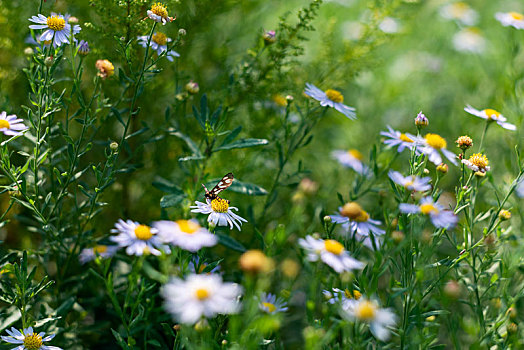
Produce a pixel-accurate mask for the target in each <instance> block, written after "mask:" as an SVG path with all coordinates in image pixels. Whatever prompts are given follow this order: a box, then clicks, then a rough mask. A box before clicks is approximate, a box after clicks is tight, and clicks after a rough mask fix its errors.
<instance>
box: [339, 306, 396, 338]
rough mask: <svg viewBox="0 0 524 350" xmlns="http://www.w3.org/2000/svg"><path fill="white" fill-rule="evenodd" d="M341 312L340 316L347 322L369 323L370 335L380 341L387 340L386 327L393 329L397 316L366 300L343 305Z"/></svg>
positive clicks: (389, 310)
mask: <svg viewBox="0 0 524 350" xmlns="http://www.w3.org/2000/svg"><path fill="white" fill-rule="evenodd" d="M341 310H342V312H341V313H342V316H343V317H344V318H346V319H348V320H349V321H353V322H354V321H360V322H366V323H369V329H370V331H371V333H373V335H374V336H375V337H376V338H377V339H379V340H382V341H386V340H388V339H389V336H390V334H389V333H390V331H389V330H388V327H393V326H394V325H395V324H396V322H397V316H396V315H395V314H394V313H393V312H392V311H391V309H381V308H379V305H378V302H376V301H374V300H373V301H372V300H369V299H366V298H361V299H359V300H353V301H352V302H348V303H345V304H343V305H342V308H341Z"/></svg>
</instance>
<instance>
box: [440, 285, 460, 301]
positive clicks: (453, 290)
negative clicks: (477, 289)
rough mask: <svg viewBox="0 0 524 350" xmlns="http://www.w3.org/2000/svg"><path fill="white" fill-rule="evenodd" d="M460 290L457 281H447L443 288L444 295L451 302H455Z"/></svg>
mask: <svg viewBox="0 0 524 350" xmlns="http://www.w3.org/2000/svg"><path fill="white" fill-rule="evenodd" d="M460 294H461V288H460V284H459V283H458V282H457V281H449V282H448V283H446V285H445V286H444V295H446V296H447V297H448V298H450V299H452V300H457V299H458V298H459V297H460Z"/></svg>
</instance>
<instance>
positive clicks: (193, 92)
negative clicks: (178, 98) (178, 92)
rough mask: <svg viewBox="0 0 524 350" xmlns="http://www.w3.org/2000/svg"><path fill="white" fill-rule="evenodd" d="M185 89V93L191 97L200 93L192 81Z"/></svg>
mask: <svg viewBox="0 0 524 350" xmlns="http://www.w3.org/2000/svg"><path fill="white" fill-rule="evenodd" d="M185 88H186V91H187V92H189V93H190V94H191V95H196V94H198V92H199V91H200V87H199V86H198V83H195V82H194V81H193V80H191V81H189V83H187V84H186V86H185Z"/></svg>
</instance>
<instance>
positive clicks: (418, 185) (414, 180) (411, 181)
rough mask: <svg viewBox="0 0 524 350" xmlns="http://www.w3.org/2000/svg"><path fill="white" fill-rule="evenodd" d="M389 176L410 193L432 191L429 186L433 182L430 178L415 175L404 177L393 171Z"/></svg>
mask: <svg viewBox="0 0 524 350" xmlns="http://www.w3.org/2000/svg"><path fill="white" fill-rule="evenodd" d="M388 176H389V178H390V179H391V180H392V181H393V182H394V183H396V184H397V185H400V186H403V187H405V188H407V189H408V190H410V191H418V192H425V191H429V190H430V189H431V185H430V184H429V182H430V181H431V178H430V177H422V178H420V177H418V176H415V175H410V176H406V177H404V176H403V175H402V174H401V173H399V172H398V171H393V170H390V171H389V173H388Z"/></svg>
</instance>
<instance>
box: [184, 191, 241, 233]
mask: <svg viewBox="0 0 524 350" xmlns="http://www.w3.org/2000/svg"><path fill="white" fill-rule="evenodd" d="M195 204H196V205H193V206H191V207H190V208H191V209H193V210H191V212H192V213H201V214H206V215H207V214H209V216H208V217H207V222H209V223H212V224H213V225H215V226H228V225H229V228H230V229H233V225H234V226H235V227H236V228H237V229H238V230H239V231H240V226H241V225H242V222H247V220H246V219H244V218H242V217H240V216H238V215H237V214H235V213H233V211H232V210H237V211H238V208H236V207H230V206H229V201H228V200H225V199H222V198H220V197H217V198H215V199H213V200H210V199H209V198H206V203H202V202H199V201H195ZM239 224H240V225H239Z"/></svg>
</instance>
